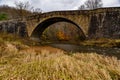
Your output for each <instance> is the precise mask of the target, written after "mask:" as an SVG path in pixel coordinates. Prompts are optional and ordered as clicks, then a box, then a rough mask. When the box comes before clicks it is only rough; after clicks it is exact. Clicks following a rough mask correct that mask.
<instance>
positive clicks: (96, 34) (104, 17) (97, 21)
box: [88, 11, 120, 39]
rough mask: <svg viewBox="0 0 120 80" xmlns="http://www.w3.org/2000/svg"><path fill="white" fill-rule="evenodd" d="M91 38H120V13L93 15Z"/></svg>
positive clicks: (111, 12) (89, 32)
mask: <svg viewBox="0 0 120 80" xmlns="http://www.w3.org/2000/svg"><path fill="white" fill-rule="evenodd" d="M88 34H89V35H88V36H89V38H92V39H93V38H112V39H114V38H116V39H119V38H120V12H119V11H108V12H105V13H99V14H93V15H91V20H90V25H89V31H88Z"/></svg>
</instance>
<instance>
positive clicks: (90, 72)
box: [0, 35, 120, 80]
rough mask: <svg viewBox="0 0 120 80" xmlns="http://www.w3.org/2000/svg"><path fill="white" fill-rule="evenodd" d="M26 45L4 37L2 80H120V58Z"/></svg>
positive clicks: (0, 59) (0, 51)
mask: <svg viewBox="0 0 120 80" xmlns="http://www.w3.org/2000/svg"><path fill="white" fill-rule="evenodd" d="M25 42H26V41H24V42H23V40H21V39H19V38H18V39H17V38H15V39H14V38H13V37H12V36H2V35H1V37H0V80H120V60H118V59H117V58H116V57H108V56H104V55H99V54H96V53H66V52H64V51H62V50H58V49H55V48H50V47H33V46H32V47H30V46H29V45H26V44H24V43H25ZM118 42H119V41H118ZM28 43H29V42H28ZM21 48H22V49H21Z"/></svg>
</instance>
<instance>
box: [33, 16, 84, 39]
mask: <svg viewBox="0 0 120 80" xmlns="http://www.w3.org/2000/svg"><path fill="white" fill-rule="evenodd" d="M57 22H68V23H71V24H73V25H75V26H76V27H77V28H78V29H79V30H80V31H81V32H82V36H83V38H86V36H85V34H84V32H83V30H82V29H81V28H80V26H78V25H77V24H76V23H74V22H73V21H71V20H69V19H66V18H61V17H54V18H49V19H47V20H45V21H43V22H41V23H40V24H39V25H38V26H37V27H36V28H35V29H34V30H33V32H32V34H31V38H32V39H34V40H40V36H41V35H42V33H43V32H44V30H45V29H46V28H47V27H49V26H50V25H52V24H54V23H57Z"/></svg>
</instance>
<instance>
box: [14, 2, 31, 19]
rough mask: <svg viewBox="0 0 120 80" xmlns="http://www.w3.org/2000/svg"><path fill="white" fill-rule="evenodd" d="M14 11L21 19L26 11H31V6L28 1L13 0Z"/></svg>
mask: <svg viewBox="0 0 120 80" xmlns="http://www.w3.org/2000/svg"><path fill="white" fill-rule="evenodd" d="M15 6H16V13H17V14H18V16H19V17H20V18H21V19H23V18H24V17H25V16H27V15H28V13H31V10H32V9H33V7H31V6H30V4H29V2H15Z"/></svg>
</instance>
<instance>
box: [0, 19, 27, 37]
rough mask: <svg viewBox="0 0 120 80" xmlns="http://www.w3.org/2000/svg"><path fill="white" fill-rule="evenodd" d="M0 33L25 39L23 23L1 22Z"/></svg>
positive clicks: (25, 30) (25, 29)
mask: <svg viewBox="0 0 120 80" xmlns="http://www.w3.org/2000/svg"><path fill="white" fill-rule="evenodd" d="M0 33H11V34H14V35H18V36H20V37H27V36H28V33H27V28H26V23H25V22H20V21H14V20H13V21H1V22H0Z"/></svg>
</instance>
